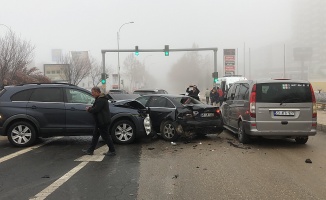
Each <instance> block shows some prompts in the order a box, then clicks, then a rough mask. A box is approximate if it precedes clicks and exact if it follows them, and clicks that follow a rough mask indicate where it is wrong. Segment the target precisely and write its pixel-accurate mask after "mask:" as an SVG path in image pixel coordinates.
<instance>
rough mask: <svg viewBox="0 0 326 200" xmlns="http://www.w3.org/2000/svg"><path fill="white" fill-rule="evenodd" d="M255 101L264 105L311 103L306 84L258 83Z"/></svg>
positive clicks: (309, 92) (308, 85) (308, 87)
mask: <svg viewBox="0 0 326 200" xmlns="http://www.w3.org/2000/svg"><path fill="white" fill-rule="evenodd" d="M256 87H257V88H256V101H257V102H266V103H305V102H312V97H311V91H310V84H308V83H288V82H287V83H260V84H257V86H256Z"/></svg>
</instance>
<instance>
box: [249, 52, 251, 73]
mask: <svg viewBox="0 0 326 200" xmlns="http://www.w3.org/2000/svg"><path fill="white" fill-rule="evenodd" d="M250 61H251V57H250V48H249V79H251V63H250Z"/></svg>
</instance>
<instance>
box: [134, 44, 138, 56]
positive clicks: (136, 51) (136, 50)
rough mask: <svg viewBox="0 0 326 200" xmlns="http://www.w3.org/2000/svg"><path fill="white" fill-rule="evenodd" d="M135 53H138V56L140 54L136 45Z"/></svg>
mask: <svg viewBox="0 0 326 200" xmlns="http://www.w3.org/2000/svg"><path fill="white" fill-rule="evenodd" d="M135 55H136V56H138V55H139V50H138V46H135Z"/></svg>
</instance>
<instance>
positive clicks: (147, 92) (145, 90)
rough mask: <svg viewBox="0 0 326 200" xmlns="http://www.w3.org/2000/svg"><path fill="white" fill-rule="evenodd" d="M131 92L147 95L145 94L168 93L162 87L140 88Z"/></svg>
mask: <svg viewBox="0 0 326 200" xmlns="http://www.w3.org/2000/svg"><path fill="white" fill-rule="evenodd" d="M133 94H139V95H147V94H168V92H167V91H166V90H163V89H153V90H152V89H141V90H135V91H134V92H133Z"/></svg>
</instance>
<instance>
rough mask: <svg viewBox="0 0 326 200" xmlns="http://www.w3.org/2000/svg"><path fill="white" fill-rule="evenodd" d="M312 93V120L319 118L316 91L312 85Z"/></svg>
mask: <svg viewBox="0 0 326 200" xmlns="http://www.w3.org/2000/svg"><path fill="white" fill-rule="evenodd" d="M310 91H311V100H312V118H317V105H316V97H315V92H314V89H313V88H312V85H311V84H310Z"/></svg>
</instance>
